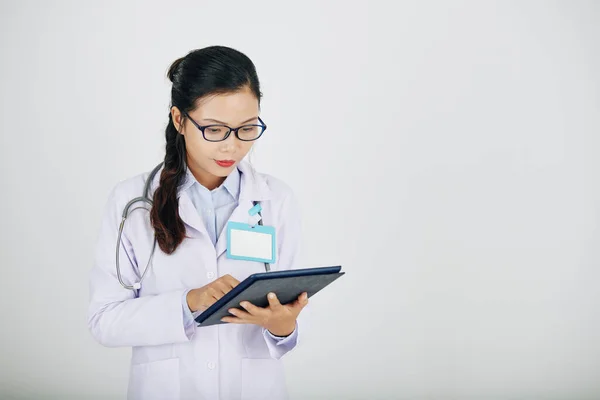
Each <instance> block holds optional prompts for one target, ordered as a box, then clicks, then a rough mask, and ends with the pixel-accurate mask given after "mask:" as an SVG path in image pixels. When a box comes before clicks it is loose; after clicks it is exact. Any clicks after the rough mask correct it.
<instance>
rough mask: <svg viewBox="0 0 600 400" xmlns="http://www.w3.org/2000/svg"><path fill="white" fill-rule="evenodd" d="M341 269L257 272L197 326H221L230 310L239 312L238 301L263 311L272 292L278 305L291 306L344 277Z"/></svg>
mask: <svg viewBox="0 0 600 400" xmlns="http://www.w3.org/2000/svg"><path fill="white" fill-rule="evenodd" d="M341 268H342V267H341V266H331V267H318V268H304V269H291V270H286V271H273V272H260V273H256V274H252V275H250V276H249V277H248V278H246V279H244V280H243V281H242V282H240V283H239V284H238V285H237V286H236V287H234V288H233V289H231V290H230V291H229V292H227V294H225V296H223V297H221V298H220V299H219V300H217V301H216V302H215V303H214V304H213V305H211V306H210V307H209V308H207V309H206V310H204V311H203V312H202V313H200V315H198V316H197V317H196V318H195V320H196V323H197V325H198V326H209V325H217V324H225V323H226V322H223V321H221V318H223V317H227V316H232V315H231V314H230V313H229V311H227V310H229V309H230V308H237V309H240V310H243V308H242V307H241V306H240V303H241V302H242V301H249V302H250V303H252V304H254V305H255V306H258V307H267V306H268V305H269V300H268V299H267V295H268V294H269V293H270V292H273V293H275V294H276V295H277V298H278V299H279V302H280V303H281V304H288V303H292V302H294V301H295V300H296V299H297V298H298V296H300V295H301V294H302V293H304V292H306V293H307V294H308V297H309V298H310V297H311V296H313V295H314V294H315V293H317V292H319V291H320V290H321V289H323V288H324V287H326V286H327V285H329V284H330V283H332V282H333V281H335V280H336V279H338V278H339V277H340V276H342V275H344V274H345V272H340V270H341Z"/></svg>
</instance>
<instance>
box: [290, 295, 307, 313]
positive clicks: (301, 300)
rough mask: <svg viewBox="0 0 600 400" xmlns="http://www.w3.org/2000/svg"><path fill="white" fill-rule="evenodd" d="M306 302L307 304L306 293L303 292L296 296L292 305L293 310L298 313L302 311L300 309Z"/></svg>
mask: <svg viewBox="0 0 600 400" xmlns="http://www.w3.org/2000/svg"><path fill="white" fill-rule="evenodd" d="M307 304H308V293H306V292H304V293H302V294H301V295H300V296H298V298H297V299H296V301H295V302H294V304H293V305H292V308H294V310H295V311H297V312H298V313H299V312H300V311H302V309H303V308H304V307H306V305H307Z"/></svg>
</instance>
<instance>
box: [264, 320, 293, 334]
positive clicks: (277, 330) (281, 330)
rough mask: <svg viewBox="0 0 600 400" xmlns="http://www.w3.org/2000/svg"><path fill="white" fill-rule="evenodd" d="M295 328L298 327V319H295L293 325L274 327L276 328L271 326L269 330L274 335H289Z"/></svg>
mask: <svg viewBox="0 0 600 400" xmlns="http://www.w3.org/2000/svg"><path fill="white" fill-rule="evenodd" d="M295 329H296V321H294V325H292V326H291V327H290V326H284V327H274V328H269V329H268V331H269V332H270V333H271V335H273V336H279V337H287V336H290V335H291V334H292V333H294V330H295Z"/></svg>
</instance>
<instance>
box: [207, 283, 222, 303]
mask: <svg viewBox="0 0 600 400" xmlns="http://www.w3.org/2000/svg"><path fill="white" fill-rule="evenodd" d="M206 294H208V296H209V297H211V298H213V299H215V301H216V300H219V299H220V298H221V297H223V296H225V293H223V291H222V290H220V289H218V288H215V287H212V286H211V287H209V288H208V289H207V290H206Z"/></svg>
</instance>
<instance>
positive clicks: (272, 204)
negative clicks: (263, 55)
mask: <svg viewBox="0 0 600 400" xmlns="http://www.w3.org/2000/svg"><path fill="white" fill-rule="evenodd" d="M239 169H240V172H241V187H240V196H239V205H238V207H237V208H236V209H235V210H234V212H233V214H232V215H231V217H230V221H238V222H248V210H249V209H250V208H252V206H253V204H252V201H253V200H254V201H260V202H261V205H262V208H263V211H262V215H263V223H264V225H270V226H274V227H275V229H276V241H277V245H276V247H277V253H276V262H275V263H273V264H271V269H272V270H273V271H276V270H285V269H290V268H297V265H295V258H296V254H297V250H298V245H299V239H300V215H299V210H298V207H297V203H296V201H295V197H294V196H293V194H292V191H291V190H290V188H289V187H288V186H287V185H286V184H284V183H283V182H281V181H280V180H278V179H276V178H273V177H272V176H269V175H266V174H261V173H258V172H256V171H255V170H254V169H253V168H252V167H251V166H250V165H249V164H248V163H247V162H245V161H244V162H242V163H240V164H239ZM160 172H161V171H159V172H158V173H157V174H156V176H155V179H154V180H153V184H152V186H151V191H150V193H153V192H154V189H156V187H157V186H158V182H159V177H160ZM148 175H149V173H145V174H141V175H138V176H136V177H134V178H130V179H127V180H125V181H123V182H120V183H119V184H117V185H116V186H115V188H114V189H113V190H112V192H111V193H110V196H109V199H108V202H107V204H106V208H105V210H104V215H103V220H102V225H101V229H100V234H99V238H98V242H97V250H96V254H95V261H94V265H93V268H92V271H91V275H90V296H91V299H90V307H89V316H88V324H89V329H90V331H91V333H92V335H93V337H94V338H95V339H96V340H97V341H98V342H99V343H101V344H103V345H104V346H108V347H118V346H131V347H132V348H133V350H132V358H131V369H130V379H129V389H128V398H129V399H160V400H170V399H211V400H212V399H227V400H229V399H233V400H238V399H239V400H247V399H285V398H287V390H286V385H285V375H284V370H283V365H282V361H281V357H282V356H283V355H284V354H285V353H286V352H287V351H289V349H288V348H286V347H283V346H278V345H276V342H275V341H272V340H269V338H267V337H266V335H265V331H264V329H263V328H261V327H260V326H257V325H247V324H221V325H215V326H209V327H195V326H192V327H191V331H190V330H188V331H187V332H186V330H185V329H184V323H183V310H182V296H183V293H184V291H185V290H186V289H190V288H199V287H202V286H204V285H206V284H208V283H209V282H211V281H214V280H215V279H217V277H220V276H223V275H225V274H230V275H232V276H233V277H235V278H236V279H238V280H239V281H242V280H243V279H244V278H246V277H247V276H248V275H250V274H252V273H256V272H264V271H265V269H264V264H263V263H260V262H250V261H241V260H232V259H228V258H227V257H226V234H225V232H226V229H223V231H222V233H221V235H220V237H219V239H218V241H217V244H216V246H214V245H213V243H212V242H211V240H210V238H209V236H208V234H207V232H206V229H205V227H204V224H203V223H202V220H201V218H200V216H199V215H198V213H197V211H196V209H195V208H194V205H193V204H192V202H191V199H190V197H189V196H188V195H187V193H186V192H185V191H183V192H182V191H180V192H179V194H178V195H179V196H180V197H179V214H180V217H181V219H182V220H183V222H184V224H185V227H186V234H187V235H188V236H189V238H186V239H185V240H184V241H183V243H182V244H181V245H180V246H179V247H178V249H177V250H176V251H175V252H174V253H173V254H171V255H167V254H166V253H164V252H162V251H161V250H160V248H159V246H158V244H157V246H156V250H155V253H154V258H153V262H152V264H151V267H150V269H149V271H148V272H147V274H146V277H145V278H144V281H143V283H142V287H141V289H140V290H139V293H137V294H136V293H134V292H133V291H131V290H127V289H124V288H123V287H122V286H121V284H120V283H119V281H118V279H117V274H116V269H115V251H116V241H117V231H118V226H119V224H120V222H121V217H122V211H123V208H124V206H125V205H126V203H127V202H128V201H129V200H131V199H133V198H135V197H138V196H141V194H142V192H143V187H144V182H145V180H146V178H147V177H148ZM138 205H141V203H138ZM152 240H153V229H152V227H151V225H150V220H149V214H148V212H147V211H144V210H136V211H134V212H133V213H132V214H131V215H130V216H129V218H128V219H127V222H126V225H125V230H124V232H123V236H122V241H123V246H120V253H121V254H120V257H121V258H120V268H121V274H122V276H123V279H124V281H125V282H126V283H128V284H131V283H133V282H134V281H135V282H137V281H139V277H140V276H141V273H142V272H143V269H144V267H145V266H146V263H147V261H148V257H149V254H150V250H151V246H152ZM306 311H307V307H306V308H305V309H304V310H303V311H302V313H301V314H300V318H298V321H297V325H296V329H297V332H296V333H297V334H298V338H299V333H300V332H301V327H303V314H305V313H306ZM296 346H297V342H296ZM292 348H294V347H293V346H292Z"/></svg>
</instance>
